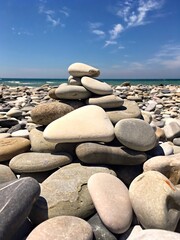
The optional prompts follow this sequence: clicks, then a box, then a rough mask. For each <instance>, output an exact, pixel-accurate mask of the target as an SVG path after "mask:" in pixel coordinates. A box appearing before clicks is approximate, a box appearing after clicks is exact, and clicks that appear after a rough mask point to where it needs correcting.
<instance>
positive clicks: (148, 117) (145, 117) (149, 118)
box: [141, 111, 152, 123]
mask: <svg viewBox="0 0 180 240" xmlns="http://www.w3.org/2000/svg"><path fill="white" fill-rule="evenodd" d="M141 113H142V117H143V120H144V121H145V122H147V123H151V121H152V115H151V114H150V113H149V112H146V111H141Z"/></svg>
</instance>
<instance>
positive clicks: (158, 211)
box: [129, 171, 180, 231]
mask: <svg viewBox="0 0 180 240" xmlns="http://www.w3.org/2000/svg"><path fill="white" fill-rule="evenodd" d="M129 194H130V199H131V203H132V207H133V210H134V212H135V214H136V216H137V218H138V220H139V222H140V223H141V225H142V226H143V227H144V228H155V229H164V230H170V231H174V230H175V228H176V226H177V223H178V221H179V217H180V214H179V212H178V211H179V209H180V203H179V198H180V190H178V188H176V187H175V186H174V185H173V184H172V183H171V182H170V181H169V179H168V178H166V177H165V176H164V175H163V174H161V173H160V172H156V171H147V172H144V173H142V174H140V175H139V176H138V177H136V178H135V179H134V180H133V181H132V183H131V185H130V188H129Z"/></svg>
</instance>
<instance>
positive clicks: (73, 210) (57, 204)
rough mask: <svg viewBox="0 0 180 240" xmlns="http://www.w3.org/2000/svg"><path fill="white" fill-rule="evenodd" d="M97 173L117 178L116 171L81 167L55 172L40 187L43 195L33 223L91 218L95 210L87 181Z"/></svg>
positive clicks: (65, 167) (33, 215)
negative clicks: (60, 219)
mask: <svg viewBox="0 0 180 240" xmlns="http://www.w3.org/2000/svg"><path fill="white" fill-rule="evenodd" d="M97 172H106V173H111V174H114V175H115V172H114V171H112V170H109V169H108V168H105V167H86V166H82V165H80V164H78V163H71V164H69V165H67V166H64V167H61V168H60V169H59V170H57V171H56V172H54V173H53V174H52V175H50V176H49V177H48V178H47V179H46V180H45V181H44V182H43V183H42V184H41V195H40V197H39V199H38V200H37V202H36V203H35V205H34V207H33V209H32V211H31V214H30V219H31V221H32V222H33V223H35V224H39V223H41V222H43V221H45V220H47V219H48V218H53V217H56V216H62V215H71V216H77V217H80V218H87V217H89V216H91V215H92V214H93V213H94V206H93V203H92V199H91V197H90V195H89V192H88V189H87V181H88V179H89V178H90V176H91V175H92V174H95V173H97Z"/></svg>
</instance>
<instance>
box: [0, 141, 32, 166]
mask: <svg viewBox="0 0 180 240" xmlns="http://www.w3.org/2000/svg"><path fill="white" fill-rule="evenodd" d="M29 149H30V141H29V140H28V139H25V138H20V137H19V138H18V137H14V138H2V139H0V162H2V161H6V160H10V159H11V158H13V157H14V156H16V155H18V154H20V153H23V152H27V151H28V150H29Z"/></svg>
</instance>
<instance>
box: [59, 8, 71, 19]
mask: <svg viewBox="0 0 180 240" xmlns="http://www.w3.org/2000/svg"><path fill="white" fill-rule="evenodd" d="M59 12H60V13H63V14H64V15H65V16H66V17H69V15H70V14H69V9H68V8H67V7H63V8H62V9H60V10H59Z"/></svg>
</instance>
